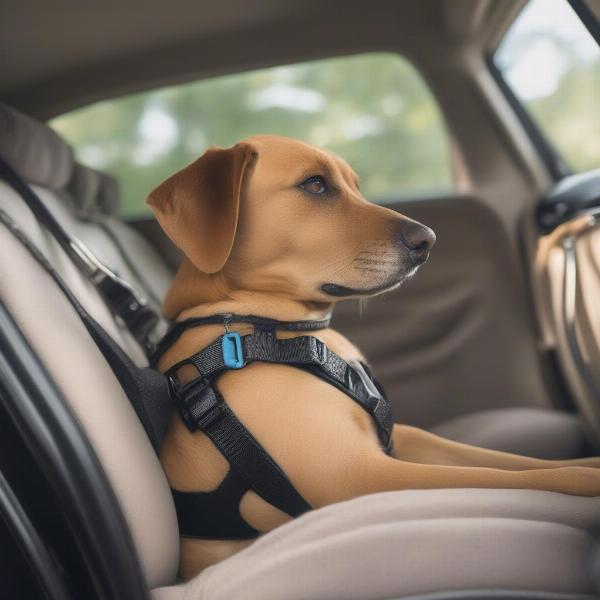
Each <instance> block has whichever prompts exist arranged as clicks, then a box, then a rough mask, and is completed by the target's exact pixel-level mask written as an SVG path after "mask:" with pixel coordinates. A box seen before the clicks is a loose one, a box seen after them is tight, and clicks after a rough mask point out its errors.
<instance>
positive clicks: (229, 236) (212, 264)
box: [148, 142, 257, 273]
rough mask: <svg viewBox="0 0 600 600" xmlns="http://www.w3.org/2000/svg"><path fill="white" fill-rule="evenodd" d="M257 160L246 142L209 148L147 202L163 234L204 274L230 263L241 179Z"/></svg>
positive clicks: (154, 192)
mask: <svg viewBox="0 0 600 600" xmlns="http://www.w3.org/2000/svg"><path fill="white" fill-rule="evenodd" d="M256 156H257V152H256V149H255V148H254V147H253V146H252V145H251V144H248V143H245V142H242V143H240V144H237V145H235V146H233V147H232V148H227V149H221V148H210V149H209V150H207V151H206V152H205V153H204V154H203V155H202V156H201V157H200V158H199V159H198V160H196V161H194V162H193V163H192V164H191V165H188V166H187V167H185V169H182V170H181V171H179V172H177V173H175V174H174V175H172V176H171V177H169V178H168V179H167V180H166V181H164V182H163V183H161V184H160V185H159V186H158V187H157V188H156V189H155V190H154V191H153V192H152V193H151V194H150V196H149V197H148V204H149V205H150V206H151V207H152V210H153V211H154V214H155V215H156V218H157V219H158V222H159V223H160V225H161V227H162V228H163V230H164V231H165V233H166V234H167V235H168V236H169V237H170V238H171V240H172V241H173V243H174V244H175V245H176V246H177V247H178V248H179V249H180V250H182V251H183V253H184V254H185V255H186V256H187V257H188V258H189V259H190V260H191V261H192V263H193V264H194V265H195V266H196V268H198V269H199V270H200V271H202V272H204V273H216V272H217V271H220V270H221V269H222V268H223V265H224V264H225V263H226V262H227V259H228V258H229V254H230V253H231V248H232V247H233V242H234V239H235V232H236V229H237V222H238V215H239V208H240V194H241V193H242V184H243V182H244V175H245V174H246V172H247V171H249V167H250V166H251V165H252V164H253V162H254V159H255V158H256Z"/></svg>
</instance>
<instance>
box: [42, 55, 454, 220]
mask: <svg viewBox="0 0 600 600" xmlns="http://www.w3.org/2000/svg"><path fill="white" fill-rule="evenodd" d="M51 125H52V126H53V127H55V128H56V130H57V131H58V132H59V133H61V134H62V135H63V136H64V137H65V138H66V139H67V140H69V141H70V142H71V143H72V144H73V146H74V147H75V150H76V154H77V156H78V158H79V160H80V161H81V162H82V163H84V164H87V165H89V166H92V167H95V168H97V169H101V170H105V171H108V172H110V173H112V174H113V175H115V176H117V177H118V179H119V180H120V181H121V184H122V188H123V208H122V212H123V214H124V215H134V214H139V213H140V212H142V211H144V210H145V200H146V197H147V195H148V193H149V192H150V191H151V190H152V188H153V187H154V186H155V185H157V184H158V183H160V182H161V181H162V180H163V179H165V178H166V177H168V176H169V175H171V174H172V173H173V172H175V171H177V170H179V169H181V168H182V167H183V166H185V165H186V164H188V163H190V162H191V161H192V160H194V159H195V158H197V157H198V156H199V155H200V154H202V153H203V152H204V150H205V149H206V148H207V147H208V146H209V145H217V146H222V147H227V146H230V145H232V144H235V143H236V142H237V141H239V140H240V139H242V138H244V137H246V136H249V135H252V134H256V133H271V134H279V135H286V136H290V137H295V138H299V139H302V140H305V141H308V142H311V143H314V144H317V145H321V146H325V147H327V148H328V149H330V150H333V151H334V152H337V153H338V154H339V155H340V156H342V157H343V158H345V159H346V160H347V161H348V162H349V163H350V164H351V165H352V166H353V167H354V168H355V170H356V171H357V172H358V174H359V175H360V178H361V189H362V190H363V191H364V193H365V195H366V196H367V197H368V198H370V199H372V200H382V199H383V201H385V198H386V197H387V198H388V199H393V198H391V197H392V196H393V195H394V194H398V193H400V194H402V195H406V194H414V193H417V194H419V193H422V194H425V193H431V192H435V191H438V190H440V189H445V190H447V189H448V188H449V186H450V168H449V158H448V147H447V143H446V135H445V131H444V125H443V122H442V118H441V115H440V112H439V110H438V108H437V106H436V104H435V102H434V99H433V97H432V95H431V93H430V91H429V90H428V88H427V86H426V85H425V84H424V82H423V80H422V79H421V77H420V76H419V74H418V73H417V71H416V70H415V69H414V67H413V66H412V65H411V64H410V63H409V62H408V61H406V60H404V59H402V58H401V57H399V56H398V55H395V54H388V53H377V54H365V55H357V56H351V57H343V58H335V59H327V60H318V61H311V62H307V63H302V64H296V65H292V66H286V67H276V68H270V69H262V70H260V71H253V72H248V73H242V74H237V75H231V76H225V77H219V78H215V79H209V80H203V81H198V82H195V83H190V84H185V85H177V86H173V87H168V88H163V89H158V90H153V91H150V92H145V93H141V94H135V95H131V96H128V97H125V98H120V99H117V100H110V101H106V102H100V103H98V104H95V105H92V106H89V107H86V108H83V109H80V110H77V111H74V112H72V113H69V114H67V115H64V116H61V117H59V118H57V119H54V121H52V123H51ZM397 197H398V196H396V198H397Z"/></svg>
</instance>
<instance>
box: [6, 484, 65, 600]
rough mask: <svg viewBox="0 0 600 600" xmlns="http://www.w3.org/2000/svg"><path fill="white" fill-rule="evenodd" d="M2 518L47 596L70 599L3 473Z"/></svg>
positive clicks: (57, 599) (49, 557) (43, 545)
mask: <svg viewBox="0 0 600 600" xmlns="http://www.w3.org/2000/svg"><path fill="white" fill-rule="evenodd" d="M0 518H2V519H3V520H4V522H5V523H6V526H7V527H8V529H9V530H10V531H11V533H12V535H13V537H14V538H15V540H16V542H17V544H18V545H19V547H20V548H21V551H22V552H23V555H24V556H25V558H26V560H27V562H28V563H29V565H30V566H31V568H32V570H33V572H34V573H35V575H36V578H37V580H38V583H39V584H40V586H41V587H42V589H43V590H44V592H45V593H46V595H47V597H48V598H50V599H51V600H66V599H68V598H71V595H70V594H69V592H68V591H67V588H66V587H65V585H64V583H63V581H62V579H61V577H60V575H59V574H58V571H57V566H56V564H55V562H54V561H53V560H52V557H51V556H50V553H49V552H48V549H47V548H46V546H45V544H44V542H43V541H42V540H41V538H40V536H39V535H38V533H37V531H36V530H35V527H34V526H33V524H32V523H31V521H30V519H29V517H28V516H27V513H26V512H25V510H24V509H23V507H22V506H21V503H20V502H19V499H18V498H17V496H16V495H15V493H14V492H13V490H12V488H11V487H10V484H9V483H8V481H7V480H6V479H5V477H4V475H2V473H0Z"/></svg>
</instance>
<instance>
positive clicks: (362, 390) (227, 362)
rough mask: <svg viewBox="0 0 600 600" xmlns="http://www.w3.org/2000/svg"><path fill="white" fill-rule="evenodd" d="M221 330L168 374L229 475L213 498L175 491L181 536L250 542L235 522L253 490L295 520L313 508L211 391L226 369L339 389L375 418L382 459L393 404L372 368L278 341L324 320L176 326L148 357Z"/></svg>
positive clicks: (176, 397) (307, 340) (226, 320)
mask: <svg viewBox="0 0 600 600" xmlns="http://www.w3.org/2000/svg"><path fill="white" fill-rule="evenodd" d="M215 323H221V324H223V326H224V329H225V332H224V334H223V335H222V336H220V337H219V338H218V339H217V340H215V341H214V342H212V343H211V344H209V345H208V346H207V347H205V348H204V349H202V350H200V351H199V352H197V353H196V354H194V355H193V356H190V357H189V358H186V359H185V360H182V361H180V362H178V363H177V364H175V365H173V366H172V367H171V368H170V369H169V370H168V371H167V372H166V375H167V378H168V381H169V389H170V394H171V398H172V400H173V401H174V403H175V405H176V406H177V408H178V410H179V413H180V415H181V417H182V419H183V422H184V423H185V424H186V426H187V427H188V429H189V430H190V431H192V432H194V431H202V432H203V433H204V434H205V435H206V436H208V438H209V439H210V440H211V441H212V442H213V444H214V445H215V446H216V447H217V449H218V450H219V452H221V454H222V455H223V456H224V457H225V458H226V459H227V461H228V462H229V464H230V469H229V472H228V473H227V475H226V477H225V478H224V479H223V481H222V483H221V484H220V485H219V487H218V488H217V489H215V490H214V491H212V492H182V491H179V490H172V492H173V499H174V501H175V508H176V511H177V518H178V521H179V531H180V535H182V536H184V537H194V538H205V539H230V540H231V539H252V538H254V537H257V536H258V535H259V532H258V531H257V530H256V529H254V528H253V527H251V526H250V525H248V523H246V522H245V521H244V519H243V518H242V516H241V515H240V511H239V504H240V501H241V499H242V497H243V496H244V494H245V493H246V492H247V491H249V490H253V491H255V492H256V493H257V494H258V495H259V496H261V497H262V498H263V499H264V500H266V501H267V502H269V503H270V504H272V505H273V506H275V507H277V508H278V509H280V510H282V511H283V512H285V513H287V514H289V515H291V516H293V517H296V516H299V515H301V514H302V513H304V512H306V511H308V510H310V509H311V506H310V504H309V503H308V502H307V501H306V500H305V499H304V498H303V497H302V496H301V495H300V493H299V492H298V491H297V490H296V489H295V488H294V486H293V485H292V483H291V482H290V480H289V479H288V477H287V476H286V474H285V473H284V472H283V470H282V469H281V468H280V467H279V465H277V463H276V462H275V461H274V460H273V459H272V458H271V456H269V454H268V453H267V452H266V451H265V449H264V448H263V447H262V446H261V445H260V444H259V442H258V441H257V440H256V439H255V438H254V437H253V436H252V434H251V433H250V432H249V431H248V430H247V429H246V428H245V427H244V425H243V424H242V423H241V422H240V421H239V420H238V418H237V417H236V416H235V414H234V413H233V411H232V410H231V409H230V408H229V407H228V406H227V403H226V402H225V400H224V399H223V397H222V396H221V395H220V394H219V392H218V390H217V387H216V384H217V381H218V379H219V377H220V376H221V375H223V373H225V372H226V371H229V370H238V369H243V368H244V367H246V366H247V365H249V364H251V363H253V362H265V363H274V364H282V365H289V366H292V367H296V368H298V369H302V370H303V371H307V372H308V373H311V374H312V375H314V376H316V377H319V378H320V379H323V380H324V381H326V382H327V383H329V384H331V385H333V386H334V387H336V388H338V389H339V390H341V391H342V392H344V393H345V394H347V395H348V396H350V398H352V399H353V400H354V401H355V402H357V403H358V404H359V405H360V406H362V407H363V408H364V409H365V410H366V411H367V412H368V413H369V414H370V415H371V416H372V418H373V420H374V422H375V425H376V427H377V433H378V436H379V440H380V443H381V446H382V449H383V450H384V452H386V453H388V454H389V453H391V450H392V442H391V430H392V426H393V419H392V413H391V410H390V405H389V403H388V401H387V400H386V398H385V395H384V393H383V390H382V388H381V386H380V385H379V383H378V382H377V381H376V379H375V377H374V376H373V374H372V373H371V371H370V369H369V367H368V366H367V365H366V364H364V363H362V362H359V361H345V360H343V359H342V358H341V357H340V356H338V355H337V354H336V353H335V352H332V351H331V350H330V349H329V348H328V347H327V346H326V345H325V344H324V343H323V342H322V341H321V340H319V339H318V338H316V337H314V336H311V335H302V336H299V337H295V338H290V339H279V338H277V335H276V331H277V329H280V330H285V331H314V330H317V329H323V328H325V327H327V326H328V325H329V320H323V321H276V320H273V319H266V318H263V317H257V316H252V315H243V316H242V315H230V314H228V315H213V316H210V317H205V318H195V319H188V320H185V321H180V322H177V323H175V324H174V325H173V326H172V328H171V329H170V330H169V332H168V333H167V335H166V336H165V337H164V338H163V340H162V341H161V343H160V344H159V347H158V348H157V351H156V352H155V354H154V356H153V358H152V364H156V362H157V361H158V359H159V358H160V356H162V354H163V353H164V352H165V351H166V349H167V348H168V347H170V346H171V345H172V344H173V343H174V342H175V340H177V339H178V338H179V336H180V335H181V334H182V333H183V332H184V331H185V330H186V329H188V328H190V327H198V326H200V325H206V324H215ZM231 323H250V324H252V325H253V326H254V333H252V334H249V335H240V334H239V333H236V332H230V331H229V325H230V324H231ZM187 365H191V366H193V367H195V369H196V370H197V372H198V377H196V378H195V379H193V380H191V381H189V382H186V383H181V382H180V381H179V380H178V378H177V372H178V371H179V370H180V369H181V368H182V367H184V366H187Z"/></svg>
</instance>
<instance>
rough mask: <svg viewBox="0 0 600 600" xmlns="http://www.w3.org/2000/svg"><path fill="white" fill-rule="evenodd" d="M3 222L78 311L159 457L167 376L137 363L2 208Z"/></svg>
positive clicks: (167, 411)
mask: <svg viewBox="0 0 600 600" xmlns="http://www.w3.org/2000/svg"><path fill="white" fill-rule="evenodd" d="M0 222H1V223H2V224H3V225H4V227H6V229H7V230H8V231H9V232H10V233H11V234H12V235H13V236H14V237H15V238H16V239H17V241H18V242H19V243H20V244H21V245H22V246H23V247H24V248H25V249H26V250H27V252H28V253H29V254H30V255H31V256H32V258H33V259H34V260H35V261H36V262H37V263H38V264H39V265H40V266H41V267H42V268H43V269H44V271H46V273H48V275H50V277H51V278H52V279H53V280H54V282H55V283H56V285H57V286H58V287H59V289H60V290H61V291H62V293H63V294H64V295H65V297H66V298H67V300H68V301H69V303H70V304H71V306H72V307H73V308H74V309H75V312H76V313H77V315H78V316H79V318H80V319H81V321H82V322H83V324H84V325H85V328H86V329H87V331H88V333H89V334H90V336H91V337H92V339H93V340H94V342H95V343H96V346H98V349H99V350H100V352H101V353H102V355H103V356H104V358H105V360H106V362H107V363H108V364H109V366H110V368H111V370H112V371H113V373H114V374H115V377H116V378H117V380H118V381H119V383H120V384H121V387H122V388H123V391H124V392H125V394H126V396H127V398H128V399H129V402H130V404H131V405H132V407H133V409H134V410H135V413H136V415H137V416H138V418H139V420H140V422H141V423H142V426H143V427H144V430H145V431H146V434H147V436H148V438H149V439H150V442H151V444H152V447H153V448H154V451H155V452H156V453H157V454H158V451H159V448H160V443H161V442H162V439H163V437H164V435H165V432H166V430H167V426H168V423H169V420H170V418H171V415H172V413H173V404H172V402H171V401H170V398H169V387H168V382H167V379H166V378H165V376H164V375H163V374H162V373H159V372H158V371H155V370H154V369H150V368H147V367H146V368H143V367H138V366H137V365H135V364H134V363H133V361H132V360H131V359H130V358H129V357H128V356H127V355H126V354H125V352H123V350H122V349H121V348H120V346H119V345H118V344H117V343H116V342H115V341H114V340H113V339H112V337H111V336H110V335H108V333H106V331H105V330H104V328H103V327H102V326H101V325H100V324H99V323H98V322H97V321H96V320H95V319H94V318H93V317H92V316H91V315H90V314H89V313H88V312H87V310H86V309H85V308H84V307H83V305H82V304H81V303H80V302H79V300H78V299H77V298H76V297H75V295H74V294H73V292H71V290H70V289H69V287H68V286H67V284H66V283H65V281H64V280H63V278H62V277H61V276H60V274H59V273H58V271H56V269H54V267H53V266H52V265H51V264H50V263H49V262H48V260H47V259H46V257H45V256H44V255H43V254H42V253H41V252H40V250H39V249H38V248H37V247H36V246H35V245H34V244H33V243H32V242H31V240H29V238H28V237H27V236H26V235H25V233H23V231H21V229H19V227H18V226H17V224H16V223H15V222H14V221H13V220H12V219H11V218H10V217H9V215H8V214H7V213H6V212H4V211H3V210H2V209H0Z"/></svg>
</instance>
